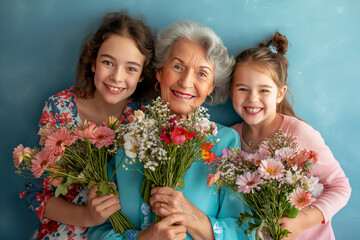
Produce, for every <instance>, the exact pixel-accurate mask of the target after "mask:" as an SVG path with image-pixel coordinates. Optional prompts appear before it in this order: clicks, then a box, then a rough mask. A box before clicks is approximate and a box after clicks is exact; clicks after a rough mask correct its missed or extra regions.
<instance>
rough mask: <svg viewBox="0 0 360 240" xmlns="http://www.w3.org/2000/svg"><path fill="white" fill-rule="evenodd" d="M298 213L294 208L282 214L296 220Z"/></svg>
mask: <svg viewBox="0 0 360 240" xmlns="http://www.w3.org/2000/svg"><path fill="white" fill-rule="evenodd" d="M298 213H299V209H297V208H296V207H291V208H287V209H286V210H285V211H284V214H285V215H286V216H287V217H289V218H296V216H297V215H298Z"/></svg>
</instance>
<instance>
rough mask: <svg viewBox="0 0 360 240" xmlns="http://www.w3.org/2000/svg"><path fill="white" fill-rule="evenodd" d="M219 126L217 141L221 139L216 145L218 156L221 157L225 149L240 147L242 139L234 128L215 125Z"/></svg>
mask: <svg viewBox="0 0 360 240" xmlns="http://www.w3.org/2000/svg"><path fill="white" fill-rule="evenodd" d="M215 124H216V126H217V130H218V133H217V135H216V137H215V139H219V142H218V143H217V144H215V148H216V152H215V150H214V152H215V154H216V155H220V154H221V153H222V150H223V149H224V148H229V147H233V148H235V147H240V137H239V134H238V133H237V132H236V131H235V130H234V129H232V128H230V127H226V126H224V125H221V124H219V123H215Z"/></svg>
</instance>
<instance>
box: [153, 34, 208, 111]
mask: <svg viewBox="0 0 360 240" xmlns="http://www.w3.org/2000/svg"><path fill="white" fill-rule="evenodd" d="M214 70H215V69H214V64H213V63H212V62H210V61H209V60H208V59H207V57H206V51H205V48H204V47H203V46H201V45H200V44H197V43H194V42H192V41H190V40H187V39H180V40H177V41H176V42H175V43H174V44H173V46H172V51H171V53H170V55H169V57H168V59H167V61H166V63H165V65H164V67H163V68H162V69H158V70H157V71H156V78H157V80H158V81H159V83H160V88H161V97H162V99H163V100H164V101H166V102H169V103H170V109H171V111H172V112H173V113H174V114H176V115H177V117H179V118H182V117H186V116H187V115H188V114H190V113H192V112H193V110H194V109H195V108H197V107H199V106H200V105H201V104H202V103H203V102H204V101H205V98H206V96H207V95H209V94H210V93H211V92H212V91H213V88H214Z"/></svg>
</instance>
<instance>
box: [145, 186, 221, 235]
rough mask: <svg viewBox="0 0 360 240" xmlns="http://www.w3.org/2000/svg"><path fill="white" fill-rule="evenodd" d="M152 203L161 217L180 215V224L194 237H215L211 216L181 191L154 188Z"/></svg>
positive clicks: (154, 209)
mask: <svg viewBox="0 0 360 240" xmlns="http://www.w3.org/2000/svg"><path fill="white" fill-rule="evenodd" d="M150 205H151V207H152V209H153V211H154V212H155V214H156V215H157V216H159V217H162V218H166V217H169V216H172V215H180V216H181V218H179V219H178V224H180V225H183V226H185V227H186V231H187V232H188V233H189V234H190V235H191V236H192V237H193V238H194V239H207V240H208V239H214V234H213V229H212V226H211V223H210V220H209V218H208V217H207V216H206V215H205V214H204V213H203V212H202V211H200V210H199V209H198V208H197V207H195V206H194V205H193V204H192V203H191V202H190V201H189V200H188V199H187V198H186V197H184V195H183V193H182V192H181V191H178V190H174V189H172V188H170V187H156V188H153V189H152V190H151V197H150ZM179 220H180V221H179ZM155 225H156V224H155Z"/></svg>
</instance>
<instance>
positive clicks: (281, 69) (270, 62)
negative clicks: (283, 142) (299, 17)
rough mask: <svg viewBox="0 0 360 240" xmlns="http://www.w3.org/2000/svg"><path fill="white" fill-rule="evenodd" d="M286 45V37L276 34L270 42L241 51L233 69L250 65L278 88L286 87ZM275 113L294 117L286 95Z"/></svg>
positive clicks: (287, 63)
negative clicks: (260, 71) (267, 77)
mask: <svg viewBox="0 0 360 240" xmlns="http://www.w3.org/2000/svg"><path fill="white" fill-rule="evenodd" d="M270 45H272V46H270ZM288 45H289V42H288V40H287V38H286V36H285V35H281V34H280V33H279V32H276V33H275V34H274V36H273V38H272V39H271V40H269V41H264V42H262V43H260V44H259V45H258V47H254V48H248V49H246V50H244V51H242V52H241V53H240V54H239V55H238V56H237V57H236V59H235V61H236V63H235V67H234V69H235V68H236V66H238V65H240V64H245V63H250V64H253V65H254V66H256V67H258V68H259V69H260V70H262V71H263V73H264V74H266V75H268V76H269V77H271V79H272V80H273V81H274V82H275V84H276V86H277V87H278V88H281V87H283V86H286V85H287V69H288V65H289V62H288V60H287V58H286V57H285V54H286V52H287V49H288ZM233 73H234V72H233ZM287 93H289V94H290V96H291V97H292V95H291V93H290V92H289V91H287ZM292 100H293V99H292ZM292 102H293V101H292ZM276 111H277V112H278V113H281V114H284V115H289V116H293V117H296V115H295V112H294V109H293V108H292V104H290V103H289V101H288V100H287V98H286V95H285V97H284V98H283V100H282V101H281V102H280V103H279V104H278V105H277V108H276Z"/></svg>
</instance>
